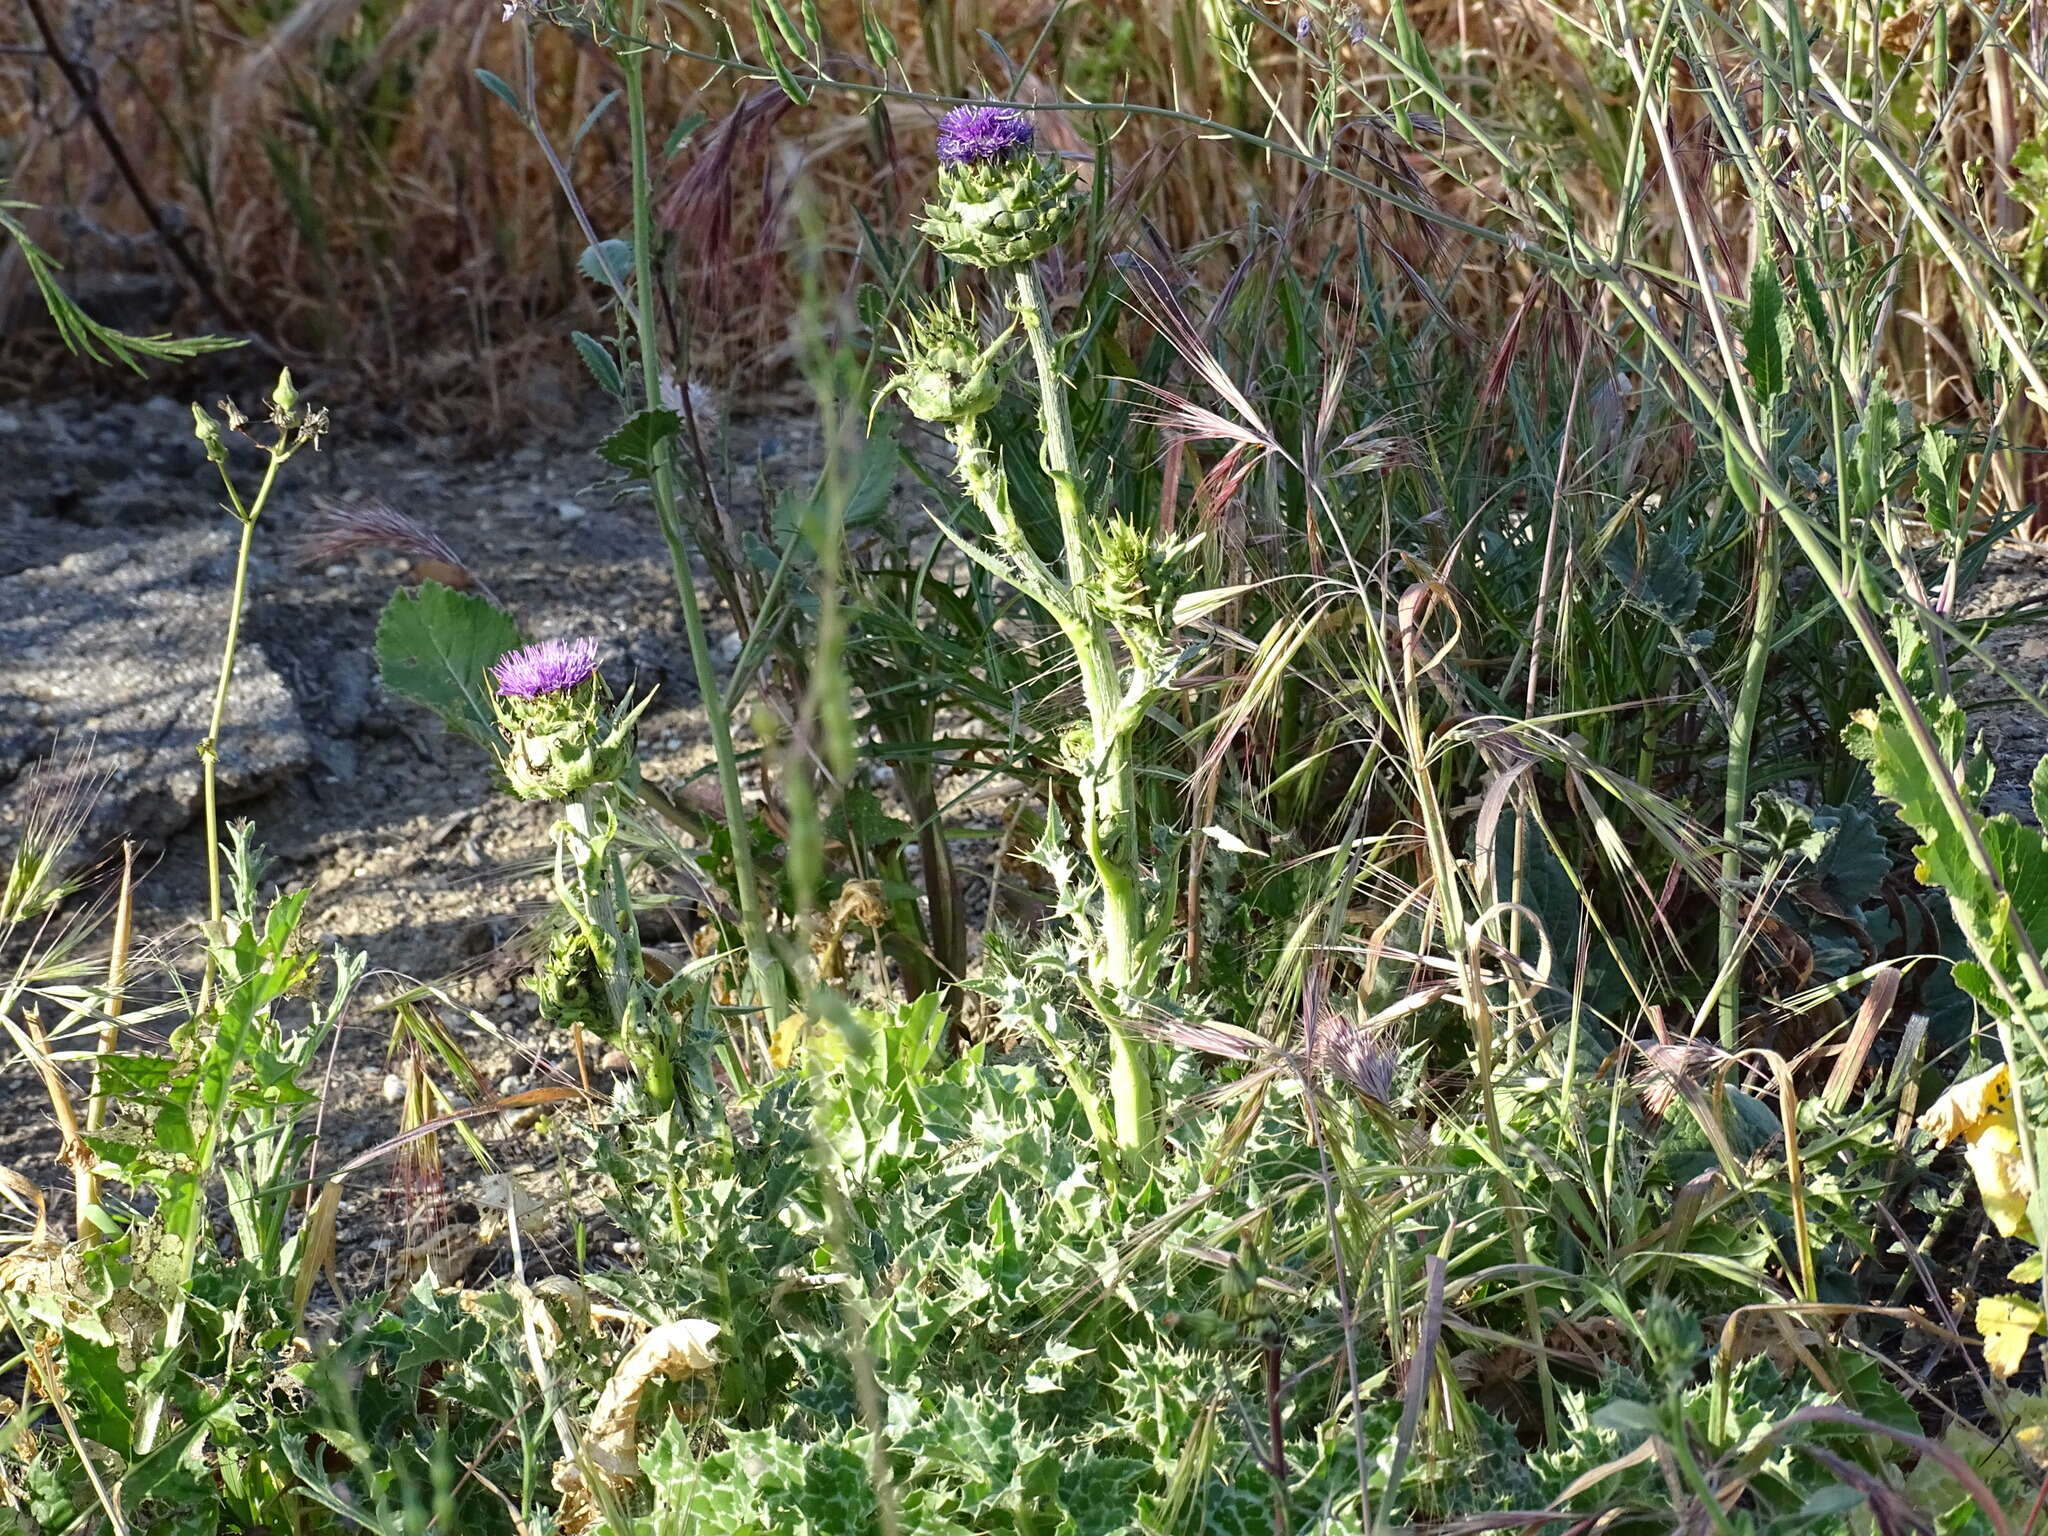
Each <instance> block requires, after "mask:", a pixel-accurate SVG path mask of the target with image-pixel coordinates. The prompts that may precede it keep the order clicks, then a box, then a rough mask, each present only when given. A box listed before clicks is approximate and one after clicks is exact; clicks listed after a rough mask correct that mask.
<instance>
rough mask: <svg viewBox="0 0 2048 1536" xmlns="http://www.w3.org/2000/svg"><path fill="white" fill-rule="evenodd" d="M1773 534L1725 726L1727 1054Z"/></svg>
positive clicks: (1764, 551) (1765, 523)
mask: <svg viewBox="0 0 2048 1536" xmlns="http://www.w3.org/2000/svg"><path fill="white" fill-rule="evenodd" d="M1775 531H1776V530H1775V524H1774V523H1773V521H1772V520H1770V519H1764V520H1762V521H1761V522H1760V523H1759V526H1758V530H1757V557H1756V558H1757V571H1756V621H1755V625H1754V627H1753V628H1752V629H1751V630H1750V635H1749V654H1748V656H1747V657H1746V658H1745V660H1744V661H1743V666H1742V688H1741V691H1740V692H1739V693H1738V694H1737V695H1736V699H1735V715H1734V718H1733V719H1731V720H1730V721H1729V724H1728V793H1727V799H1726V801H1725V803H1724V805H1723V807H1722V813H1721V837H1722V841H1723V842H1724V843H1725V844H1726V845H1727V846H1726V848H1725V849H1724V851H1723V852H1722V854H1721V914H1720V916H1721V922H1720V968H1719V970H1718V972H1717V973H1716V974H1717V976H1718V977H1719V981H1718V985H1719V986H1720V988H1721V1045H1722V1048H1723V1049H1724V1050H1730V1051H1733V1050H1737V1049H1739V1048H1740V1045H1741V1032H1742V979H1741V977H1740V975H1739V974H1738V973H1737V967H1736V961H1735V948H1736V945H1737V944H1738V943H1740V941H1741V937H1742V890H1741V880H1742V824H1743V823H1744V822H1745V821H1747V820H1748V819H1749V761H1750V753H1751V751H1752V750H1753V748H1754V746H1755V743H1756V722H1757V712H1758V709H1759V707H1760V706H1761V705H1762V703H1763V695H1764V674H1765V673H1766V672H1767V671H1768V670H1769V668H1770V662H1771V630H1772V628H1773V626H1774V625H1775V623H1776V621H1777V608H1778V585H1779V576H1780V574H1781V570H1782V567H1781V565H1780V562H1779V560H1778V548H1777V540H1776V538H1775V537H1774V536H1773V535H1774V533H1775Z"/></svg>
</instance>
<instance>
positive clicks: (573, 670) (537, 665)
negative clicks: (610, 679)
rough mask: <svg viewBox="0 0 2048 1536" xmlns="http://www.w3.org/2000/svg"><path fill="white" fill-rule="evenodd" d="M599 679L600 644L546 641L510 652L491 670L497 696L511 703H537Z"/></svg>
mask: <svg viewBox="0 0 2048 1536" xmlns="http://www.w3.org/2000/svg"><path fill="white" fill-rule="evenodd" d="M596 675H597V642H596V641H595V640H592V639H590V638H589V637H588V636H585V637H583V638H580V639H576V640H543V641H541V642H540V643H539V644H538V645H526V646H521V647H520V648H519V649H518V650H516V651H507V652H506V653H505V654H504V655H502V656H500V657H499V658H498V660H497V662H496V663H495V664H494V665H493V666H492V667H491V676H492V677H493V678H495V679H496V680H497V683H498V693H499V694H500V696H502V697H504V698H508V699H537V698H540V697H541V696H542V695H544V694H550V693H566V692H568V691H569V690H570V689H571V688H574V687H576V686H577V685H578V684H580V683H585V682H588V681H589V680H590V679H591V678H593V677H595V676H596Z"/></svg>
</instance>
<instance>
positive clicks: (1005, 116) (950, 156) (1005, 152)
mask: <svg viewBox="0 0 2048 1536" xmlns="http://www.w3.org/2000/svg"><path fill="white" fill-rule="evenodd" d="M1029 148H1031V119H1030V118H1028V117H1026V116H1025V115H1024V114H1023V113H1022V112H1019V111H1017V110H1016V109H1015V108H1014V107H993V106H988V105H986V104H982V105H976V106H970V107H955V108H954V109H953V110H952V111H950V112H948V113H947V114H946V115H945V116H944V117H942V118H940V119H939V160H940V162H941V163H942V164H945V165H989V164H992V163H993V162H995V161H998V160H1007V159H1009V158H1010V157H1011V156H1012V155H1016V154H1021V153H1023V152H1024V151H1025V150H1028V149H1029Z"/></svg>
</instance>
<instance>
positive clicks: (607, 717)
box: [491, 637, 654, 800]
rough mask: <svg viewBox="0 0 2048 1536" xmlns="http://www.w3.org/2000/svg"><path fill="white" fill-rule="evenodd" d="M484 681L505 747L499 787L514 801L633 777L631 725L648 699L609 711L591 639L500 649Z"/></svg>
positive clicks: (561, 795)
mask: <svg viewBox="0 0 2048 1536" xmlns="http://www.w3.org/2000/svg"><path fill="white" fill-rule="evenodd" d="M491 676H492V678H493V679H494V680H495V681H496V682H497V690H496V694H495V697H494V698H493V701H492V702H493V704H494V706H495V708H496V713H497V716H498V729H499V730H501V731H503V732H504V733H505V742H506V748H507V750H506V752H505V756H504V758H503V761H502V766H503V768H504V770H505V782H506V784H507V786H508V787H509V788H510V789H511V791H512V793H513V794H515V795H517V796H519V797H520V798H521V799H522V800H568V799H572V798H573V797H575V796H577V795H580V794H582V793H583V792H584V791H586V790H589V789H594V788H595V787H596V786H598V785H600V784H610V783H614V782H616V781H618V780H621V779H630V778H632V776H633V775H634V774H635V773H636V772H637V767H636V765H635V762H634V758H633V725H634V722H635V721H637V720H638V719H639V718H640V712H641V711H642V710H644V709H645V708H646V707H647V706H648V704H649V703H650V702H651V701H652V699H653V697H654V696H653V695H652V694H648V695H646V696H644V697H643V698H641V700H640V701H639V702H638V703H637V704H635V703H632V702H630V701H627V702H624V703H621V704H620V705H619V706H618V707H617V708H611V707H610V706H611V691H610V690H609V689H607V688H606V687H605V685H604V679H603V678H602V677H600V676H599V675H598V671H597V642H596V641H595V640H592V639H589V638H587V637H586V638H583V639H577V640H544V641H542V642H541V643H540V644H538V645H528V646H522V647H520V649H518V650H516V651H507V652H506V653H505V654H504V655H503V656H501V657H499V658H498V662H497V664H496V665H495V666H493V667H492V668H491Z"/></svg>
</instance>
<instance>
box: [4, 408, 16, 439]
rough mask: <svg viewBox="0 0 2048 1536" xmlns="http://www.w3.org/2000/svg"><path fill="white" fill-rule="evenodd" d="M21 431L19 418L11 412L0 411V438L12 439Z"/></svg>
mask: <svg viewBox="0 0 2048 1536" xmlns="http://www.w3.org/2000/svg"><path fill="white" fill-rule="evenodd" d="M20 430H21V418H20V417H19V416H17V415H15V414H14V412H12V411H0V437H12V436H13V435H14V434H15V433H17V432H19V431H20Z"/></svg>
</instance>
